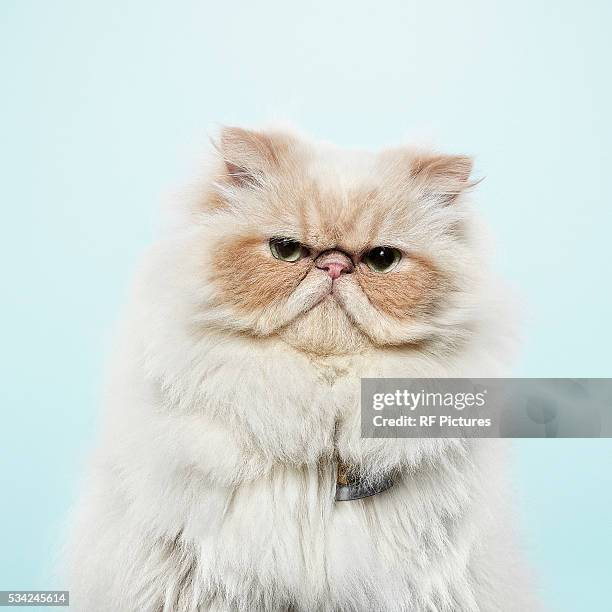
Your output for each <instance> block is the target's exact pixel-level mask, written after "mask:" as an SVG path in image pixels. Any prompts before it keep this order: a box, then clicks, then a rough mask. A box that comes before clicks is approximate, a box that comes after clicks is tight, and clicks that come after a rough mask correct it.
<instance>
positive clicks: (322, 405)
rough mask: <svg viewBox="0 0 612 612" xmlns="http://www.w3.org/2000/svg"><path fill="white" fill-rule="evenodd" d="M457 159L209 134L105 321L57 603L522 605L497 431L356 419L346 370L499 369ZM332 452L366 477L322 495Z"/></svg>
mask: <svg viewBox="0 0 612 612" xmlns="http://www.w3.org/2000/svg"><path fill="white" fill-rule="evenodd" d="M471 170H472V162H471V160H470V158H468V157H464V156H452V155H440V154H434V153H430V152H427V151H423V150H418V149H413V148H408V147H406V148H395V149H388V150H384V151H382V152H379V153H368V152H363V151H355V152H353V151H345V150H340V149H337V148H335V147H333V146H331V145H328V144H320V143H313V142H310V141H309V140H307V139H305V138H304V137H302V136H298V135H296V134H293V133H292V132H290V131H286V130H281V129H269V130H262V131H249V130H244V129H240V128H225V129H223V130H222V131H221V133H220V135H219V137H218V139H217V140H216V141H215V147H214V151H213V154H212V155H211V162H210V167H209V168H208V169H207V172H206V176H207V178H206V180H205V182H204V184H203V187H202V189H201V190H200V191H199V193H198V197H196V198H194V199H193V201H192V202H190V203H189V204H188V205H184V206H182V207H181V208H180V214H179V215H178V222H176V223H174V224H173V226H172V228H171V229H170V230H168V231H167V232H166V233H165V235H164V236H163V237H162V238H161V239H160V240H159V241H158V242H157V244H155V246H154V247H153V248H152V249H151V250H150V252H149V253H148V254H147V256H146V258H145V261H144V264H143V266H142V267H141V269H140V271H139V273H138V275H137V279H136V283H135V286H134V289H133V292H132V296H131V300H130V304H129V307H128V308H127V312H126V316H125V317H124V321H123V324H122V326H121V328H120V333H119V338H118V346H117V347H116V355H115V359H114V360H113V363H112V368H111V373H110V377H109V384H108V388H107V392H106V396H105V402H104V410H103V419H102V423H101V428H100V434H99V439H98V443H97V446H96V449H97V450H96V452H95V453H94V455H93V459H92V462H91V466H90V469H89V477H88V479H87V481H86V486H85V488H84V491H83V494H82V499H81V501H80V503H79V505H78V508H77V510H76V512H75V518H74V524H73V528H72V532H71V542H70V545H69V553H70V554H69V561H70V564H69V567H70V584H69V586H70V589H71V598H72V602H73V603H74V606H75V609H77V610H82V611H84V612H95V611H98V610H99V611H113V612H117V611H132V610H133V611H138V612H159V611H162V610H163V611H177V612H181V611H196V610H198V611H204V610H206V611H215V612H221V611H234V610H235V611H240V612H242V611H244V612H247V611H248V612H251V611H262V612H266V611H270V612H273V611H292V612H332V611H337V612H339V611H357V612H360V611H368V612H369V611H375V612H380V611H391V612H392V611H411V612H412V611H413V612H425V611H427V612H430V611H431V612H434V611H435V612H447V611H461V612H472V611H473V612H477V611H478V612H496V611H504V612H508V611H520V612H529V611H531V610H535V609H536V604H535V603H534V601H533V599H532V594H531V588H530V586H529V575H528V574H529V572H528V571H526V569H525V567H524V564H523V561H522V558H521V557H522V554H521V552H520V550H519V548H518V547H517V546H516V544H515V543H514V536H513V530H512V527H511V525H512V512H511V511H510V510H509V509H508V508H509V504H508V499H507V497H508V496H507V491H508V484H507V482H506V480H505V478H504V475H503V474H504V466H505V463H506V462H505V460H504V448H503V442H502V441H500V440H465V439H445V440H442V439H437V440H434V439H431V440H426V439H421V440H415V439H412V440H410V439H409V440H398V439H362V438H361V437H360V408H359V399H360V397H359V396H360V379H361V378H362V377H495V376H504V375H505V374H506V373H507V367H508V366H507V361H508V354H509V352H510V349H511V332H510V328H511V326H510V324H509V321H510V319H511V317H509V312H510V311H511V308H509V307H508V305H507V300H506V298H505V297H504V293H503V291H500V288H499V287H498V285H497V283H496V282H495V280H494V275H492V274H490V273H489V271H488V266H487V250H486V248H484V247H483V243H484V242H483V238H482V237H483V235H484V234H483V230H482V227H481V226H480V224H479V223H478V221H477V218H476V215H475V214H474V212H473V209H472V208H471V206H470V203H469V192H470V189H471V188H472V187H473V186H474V182H473V181H472V180H471V178H470V174H471ZM339 465H341V466H348V468H345V467H343V468H342V470H344V469H348V470H349V471H351V470H352V473H358V474H361V475H363V478H365V479H366V480H367V482H369V483H374V485H373V486H374V489H375V490H374V492H376V490H379V491H380V492H379V493H378V494H376V495H372V496H370V497H366V498H362V499H354V500H352V501H336V500H335V492H336V481H337V479H338V480H340V481H341V480H342V478H343V477H344V476H345V475H344V476H343V475H342V474H340V473H339V472H340V471H342V470H340V469H339V467H338V466H339ZM390 474H393V478H394V485H393V486H392V487H391V488H388V489H387V490H384V491H383V490H382V489H384V488H386V485H385V486H382V484H381V483H384V482H385V479H387V478H388V477H389V475H390ZM344 482H345V484H346V479H345V481H344ZM376 483H379V486H378V489H376Z"/></svg>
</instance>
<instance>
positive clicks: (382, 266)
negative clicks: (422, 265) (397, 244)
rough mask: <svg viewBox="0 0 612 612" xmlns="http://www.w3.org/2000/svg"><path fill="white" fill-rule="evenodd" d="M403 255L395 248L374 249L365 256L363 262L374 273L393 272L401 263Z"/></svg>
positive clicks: (382, 247) (380, 247) (381, 247)
mask: <svg viewBox="0 0 612 612" xmlns="http://www.w3.org/2000/svg"><path fill="white" fill-rule="evenodd" d="M401 258H402V254H401V253H400V252H399V251H398V250H397V249H394V248H393V247H384V246H379V247H374V248H373V249H371V250H370V251H368V252H367V253H366V254H365V255H364V256H363V261H364V262H365V264H366V266H368V268H370V270H374V272H391V270H393V268H395V266H397V264H398V263H399V262H400V259H401Z"/></svg>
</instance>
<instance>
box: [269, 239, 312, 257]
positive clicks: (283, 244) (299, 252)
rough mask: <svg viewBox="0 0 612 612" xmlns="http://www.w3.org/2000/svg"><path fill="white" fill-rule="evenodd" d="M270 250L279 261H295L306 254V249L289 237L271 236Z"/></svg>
mask: <svg viewBox="0 0 612 612" xmlns="http://www.w3.org/2000/svg"><path fill="white" fill-rule="evenodd" d="M270 252H271V253H272V255H274V257H276V259H280V260H281V261H288V262H291V263H293V262H295V261H298V260H300V259H302V258H303V257H306V256H307V255H308V249H307V248H306V247H305V246H304V245H303V244H301V243H300V242H298V241H297V240H292V239H291V238H272V239H271V240H270Z"/></svg>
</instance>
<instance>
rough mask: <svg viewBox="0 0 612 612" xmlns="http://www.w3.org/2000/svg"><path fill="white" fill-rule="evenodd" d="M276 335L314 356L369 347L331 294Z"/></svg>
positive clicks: (348, 353) (352, 351)
mask: <svg viewBox="0 0 612 612" xmlns="http://www.w3.org/2000/svg"><path fill="white" fill-rule="evenodd" d="M279 336H280V337H281V338H282V339H283V340H284V341H285V342H287V344H289V345H291V346H292V347H293V348H295V349H298V350H300V351H303V352H306V353H311V354H314V355H351V354H355V353H359V352H361V351H363V350H365V349H367V348H369V347H371V346H372V343H371V341H370V339H369V338H368V337H367V336H366V335H365V334H364V333H363V332H362V331H361V330H360V329H359V328H358V327H356V326H355V324H354V323H353V322H352V321H351V320H350V318H349V317H348V315H347V314H346V312H345V311H344V309H343V308H342V307H341V306H340V305H339V304H338V302H337V301H336V300H335V299H334V297H332V296H331V295H329V296H327V297H326V298H325V299H323V300H322V301H320V302H319V303H318V304H317V305H316V306H314V307H313V308H311V309H310V310H308V311H307V312H305V313H304V314H302V315H301V316H299V317H297V318H296V319H294V320H293V321H292V322H291V323H290V324H289V325H287V326H286V327H284V328H283V329H282V330H280V332H279Z"/></svg>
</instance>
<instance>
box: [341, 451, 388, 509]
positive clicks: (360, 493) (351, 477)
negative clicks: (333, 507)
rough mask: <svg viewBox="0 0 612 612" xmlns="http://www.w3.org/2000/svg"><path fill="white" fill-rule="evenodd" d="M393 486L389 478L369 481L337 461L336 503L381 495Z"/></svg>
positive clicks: (356, 471)
mask: <svg viewBox="0 0 612 612" xmlns="http://www.w3.org/2000/svg"><path fill="white" fill-rule="evenodd" d="M392 486H393V479H392V478H391V476H384V477H383V478H377V479H376V480H371V479H369V478H364V477H363V474H361V473H360V472H359V471H358V470H356V469H352V468H351V467H350V466H348V465H347V464H346V463H344V462H342V461H341V460H338V472H337V477H336V497H335V499H336V501H353V500H355V499H363V498H364V497H371V496H372V495H377V494H378V493H382V492H383V491H386V490H387V489H389V488H391V487H392Z"/></svg>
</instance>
